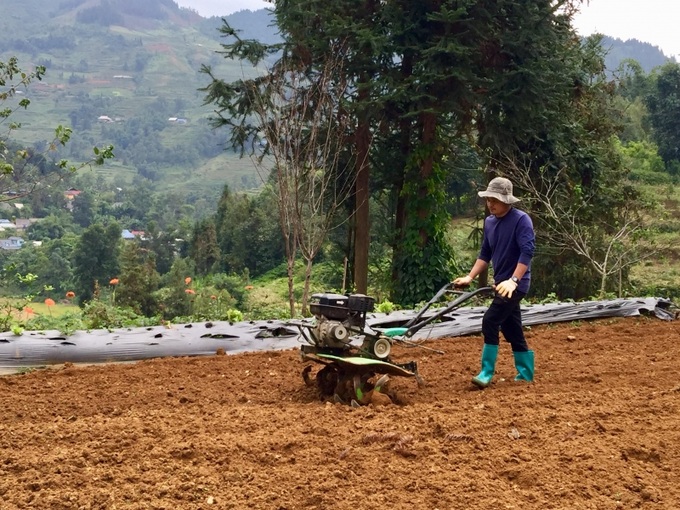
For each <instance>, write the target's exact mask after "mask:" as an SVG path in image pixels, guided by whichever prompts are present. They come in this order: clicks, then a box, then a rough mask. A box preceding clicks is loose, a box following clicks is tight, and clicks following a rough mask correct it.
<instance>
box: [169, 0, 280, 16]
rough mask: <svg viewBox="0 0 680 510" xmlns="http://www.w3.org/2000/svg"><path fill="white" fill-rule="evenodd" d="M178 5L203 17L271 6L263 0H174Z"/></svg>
mask: <svg viewBox="0 0 680 510" xmlns="http://www.w3.org/2000/svg"><path fill="white" fill-rule="evenodd" d="M175 2H176V3H177V4H178V5H179V6H180V7H189V8H191V9H193V10H195V11H196V12H198V13H199V14H200V15H201V16H203V17H206V18H208V17H210V16H227V15H228V14H231V13H233V12H236V11H242V10H244V9H249V10H251V11H257V10H258V9H266V8H271V7H272V6H273V4H272V3H270V2H268V1H265V0H175Z"/></svg>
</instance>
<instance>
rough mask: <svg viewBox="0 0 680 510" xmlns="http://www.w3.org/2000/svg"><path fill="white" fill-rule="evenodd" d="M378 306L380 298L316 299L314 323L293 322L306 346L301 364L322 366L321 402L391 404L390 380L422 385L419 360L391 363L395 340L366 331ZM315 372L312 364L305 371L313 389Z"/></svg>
mask: <svg viewBox="0 0 680 510" xmlns="http://www.w3.org/2000/svg"><path fill="white" fill-rule="evenodd" d="M374 305H375V299H373V298H372V297H369V296H365V295H363V294H351V295H347V296H346V295H341V294H314V295H313V296H312V299H311V303H310V310H311V312H312V314H313V315H314V319H315V320H314V321H313V322H311V323H307V322H294V324H295V325H296V326H297V327H298V328H299V329H300V332H301V334H302V337H303V338H304V339H305V340H306V342H307V344H306V345H302V347H301V351H302V359H303V360H305V361H314V362H316V363H319V364H321V365H323V368H321V370H319V371H318V372H317V373H316V377H315V379H316V386H317V388H318V390H319V394H320V396H321V397H322V398H328V397H332V398H334V400H335V401H336V402H342V403H351V404H352V405H360V404H366V403H369V402H373V403H379V402H380V403H383V402H385V400H386V399H387V400H389V397H388V396H387V394H386V392H385V384H386V383H387V380H388V375H395V376H402V377H415V378H416V379H417V380H418V382H419V383H421V382H422V381H421V379H420V377H419V376H418V369H417V366H416V362H415V361H410V362H408V363H395V362H393V361H392V360H391V359H390V353H391V351H392V342H393V339H392V338H389V337H387V336H385V335H384V334H381V333H379V332H375V331H372V330H370V328H368V329H367V328H366V314H367V313H369V312H372V311H373V309H374ZM311 371H312V365H308V366H306V367H305V369H304V370H303V372H302V376H303V378H304V380H305V382H306V383H307V384H308V385H314V381H312V378H311V375H310V373H311ZM377 393H380V395H378V394H377ZM385 403H386V402H385Z"/></svg>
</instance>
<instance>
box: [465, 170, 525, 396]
mask: <svg viewBox="0 0 680 510" xmlns="http://www.w3.org/2000/svg"><path fill="white" fill-rule="evenodd" d="M478 194H479V196H480V197H484V198H486V205H487V207H488V209H489V212H490V213H491V214H490V215H489V216H488V217H487V218H486V219H485V220H484V240H483V241H482V248H481V250H480V252H479V257H478V258H477V261H476V262H475V264H474V266H473V267H472V269H471V270H470V273H469V274H468V275H467V276H463V277H460V278H456V279H455V280H454V281H453V284H454V285H456V286H461V287H466V286H468V285H470V283H471V282H472V280H474V279H475V278H476V277H477V276H478V275H479V274H480V273H482V272H483V271H484V270H485V269H486V268H487V267H488V265H489V262H491V265H492V266H493V273H494V281H495V282H496V285H495V286H494V288H495V289H496V295H495V296H494V299H493V301H492V302H491V305H490V306H489V309H488V310H487V311H486V313H485V314H484V318H483V319H482V335H483V336H484V347H483V349H482V370H481V372H480V373H479V374H478V375H477V376H476V377H473V378H472V383H473V384H475V385H476V386H479V387H480V388H486V387H487V386H489V384H491V379H492V378H493V375H494V372H495V369H496V359H497V357H498V344H499V330H500V331H502V332H503V336H504V337H505V339H506V340H507V341H508V342H510V345H511V346H512V353H513V356H514V358H515V367H516V368H517V376H516V377H515V380H516V381H533V379H534V351H531V350H529V346H528V345H527V342H526V339H525V338H524V330H523V328H522V315H521V313H520V306H519V303H520V301H521V300H522V298H523V297H524V296H526V294H527V292H528V291H529V284H530V282H531V259H532V258H533V256H534V246H535V236H534V227H533V224H532V222H531V218H529V215H528V214H526V213H525V212H523V211H520V210H519V209H515V208H514V207H513V204H515V203H517V202H519V199H518V198H516V197H514V196H513V194H512V183H511V182H510V181H509V180H508V179H505V178H503V177H496V178H495V179H492V180H491V182H490V183H489V186H488V187H487V189H486V191H480V192H479V193H478Z"/></svg>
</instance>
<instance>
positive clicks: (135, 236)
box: [121, 228, 146, 241]
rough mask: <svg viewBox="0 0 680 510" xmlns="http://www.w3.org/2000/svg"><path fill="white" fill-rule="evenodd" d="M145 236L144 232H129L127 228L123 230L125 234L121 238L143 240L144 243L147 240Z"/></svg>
mask: <svg viewBox="0 0 680 510" xmlns="http://www.w3.org/2000/svg"><path fill="white" fill-rule="evenodd" d="M145 235H146V234H145V232H144V231H143V230H128V229H127V228H125V229H123V232H122V233H121V237H122V238H123V239H127V240H131V239H141V240H142V241H143V240H145V239H146V238H145V237H144V236H145Z"/></svg>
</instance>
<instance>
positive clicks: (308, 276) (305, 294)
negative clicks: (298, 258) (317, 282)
mask: <svg viewBox="0 0 680 510" xmlns="http://www.w3.org/2000/svg"><path fill="white" fill-rule="evenodd" d="M306 262H307V263H306V264H305V284H304V286H303V288H302V304H301V305H300V314H301V315H302V316H303V317H305V316H307V312H308V308H309V284H310V282H311V280H312V265H313V263H314V261H313V258H307V260H306Z"/></svg>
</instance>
